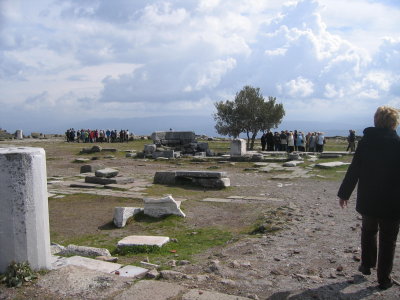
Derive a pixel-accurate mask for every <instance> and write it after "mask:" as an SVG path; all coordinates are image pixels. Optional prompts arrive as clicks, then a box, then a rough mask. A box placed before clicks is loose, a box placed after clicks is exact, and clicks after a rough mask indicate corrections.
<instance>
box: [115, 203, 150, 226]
mask: <svg viewBox="0 0 400 300" xmlns="http://www.w3.org/2000/svg"><path fill="white" fill-rule="evenodd" d="M141 211H143V208H140V207H115V208H114V218H113V222H114V225H115V226H117V227H118V228H122V227H124V226H125V225H126V221H128V219H129V218H131V217H133V216H134V215H136V214H138V213H140V212H141Z"/></svg>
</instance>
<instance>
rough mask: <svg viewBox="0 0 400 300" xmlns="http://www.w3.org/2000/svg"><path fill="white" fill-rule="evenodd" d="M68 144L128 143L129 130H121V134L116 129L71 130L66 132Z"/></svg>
mask: <svg viewBox="0 0 400 300" xmlns="http://www.w3.org/2000/svg"><path fill="white" fill-rule="evenodd" d="M65 136H66V138H67V142H78V143H79V142H82V143H96V142H98V143H116V142H120V143H122V142H128V140H129V130H128V129H126V130H123V129H121V130H120V131H119V132H118V131H117V130H115V129H113V130H110V129H107V130H103V129H100V130H98V129H96V130H90V129H81V130H75V129H74V128H70V129H68V130H67V131H66V132H65Z"/></svg>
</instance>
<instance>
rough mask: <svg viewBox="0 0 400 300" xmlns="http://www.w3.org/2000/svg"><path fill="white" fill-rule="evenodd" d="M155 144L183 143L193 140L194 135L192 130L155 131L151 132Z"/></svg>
mask: <svg viewBox="0 0 400 300" xmlns="http://www.w3.org/2000/svg"><path fill="white" fill-rule="evenodd" d="M151 139H152V140H153V142H154V143H155V144H163V143H165V144H172V143H175V144H180V145H185V144H189V143H192V142H194V141H195V139H196V135H195V133H194V132H193V131H156V132H153V133H152V134H151Z"/></svg>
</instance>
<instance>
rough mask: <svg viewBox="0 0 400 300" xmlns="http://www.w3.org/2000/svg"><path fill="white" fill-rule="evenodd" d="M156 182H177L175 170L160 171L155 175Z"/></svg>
mask: <svg viewBox="0 0 400 300" xmlns="http://www.w3.org/2000/svg"><path fill="white" fill-rule="evenodd" d="M153 182H154V183H158V184H175V183H176V178H175V172H174V171H158V172H156V174H155V175H154V181H153Z"/></svg>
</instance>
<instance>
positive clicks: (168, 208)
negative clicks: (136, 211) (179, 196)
mask: <svg viewBox="0 0 400 300" xmlns="http://www.w3.org/2000/svg"><path fill="white" fill-rule="evenodd" d="M143 201H144V214H145V215H148V216H151V217H153V218H160V217H162V216H165V215H177V216H180V217H185V216H186V215H185V214H184V213H183V211H182V210H181V209H180V205H181V203H180V201H175V200H174V198H172V196H167V197H164V198H161V199H152V198H144V199H143Z"/></svg>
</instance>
